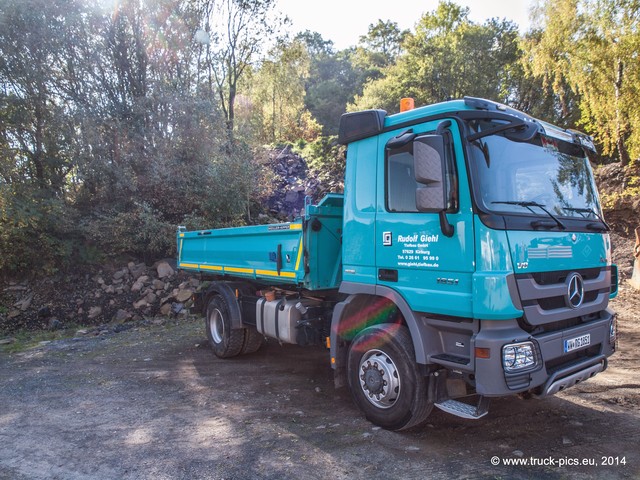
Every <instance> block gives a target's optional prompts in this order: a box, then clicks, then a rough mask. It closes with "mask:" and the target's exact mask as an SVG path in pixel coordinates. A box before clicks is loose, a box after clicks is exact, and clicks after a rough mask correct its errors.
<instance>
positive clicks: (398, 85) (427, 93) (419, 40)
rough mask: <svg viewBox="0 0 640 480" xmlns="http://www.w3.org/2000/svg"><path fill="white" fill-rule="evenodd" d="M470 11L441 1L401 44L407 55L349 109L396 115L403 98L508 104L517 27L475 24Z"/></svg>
mask: <svg viewBox="0 0 640 480" xmlns="http://www.w3.org/2000/svg"><path fill="white" fill-rule="evenodd" d="M468 14H469V11H468V9H467V8H462V7H460V6H458V5H455V4H453V3H449V2H441V3H440V4H439V5H438V7H437V9H436V10H435V11H434V12H431V13H426V14H424V15H423V16H422V18H421V19H420V21H419V22H418V24H417V25H416V30H415V33H413V34H412V35H408V36H407V38H406V40H405V41H404V43H403V48H404V51H405V53H404V54H402V55H400V56H399V57H398V59H397V61H396V63H395V64H392V65H389V66H388V67H386V68H384V69H383V70H382V73H383V78H380V79H377V80H373V81H370V82H369V83H367V84H366V86H365V88H364V91H363V93H362V95H361V96H358V97H357V98H356V100H355V101H354V104H353V105H351V106H350V107H349V108H350V109H363V108H385V109H387V110H389V111H397V110H398V103H399V100H400V98H402V97H407V96H408V97H413V98H414V99H415V100H416V102H417V103H418V104H429V103H434V102H439V101H444V100H448V99H451V98H461V97H463V96H465V95H470V96H479V97H486V98H491V99H495V100H499V101H502V102H509V101H512V100H513V99H514V98H515V97H516V91H515V89H514V84H513V81H512V77H513V74H514V72H513V68H514V65H515V64H516V63H517V60H518V58H519V50H518V32H517V26H516V25H515V24H513V23H511V22H507V21H498V20H495V19H493V20H489V21H487V22H485V23H484V24H483V25H478V24H476V23H474V22H472V21H471V20H469V18H468Z"/></svg>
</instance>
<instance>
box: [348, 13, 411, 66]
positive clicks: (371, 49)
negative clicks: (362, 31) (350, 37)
mask: <svg viewBox="0 0 640 480" xmlns="http://www.w3.org/2000/svg"><path fill="white" fill-rule="evenodd" d="M408 35H409V30H400V27H398V24H397V23H396V22H392V21H390V20H387V21H386V22H383V21H382V20H378V22H377V23H375V24H374V23H372V24H370V25H369V30H368V32H367V34H366V35H362V36H361V37H360V44H361V45H362V47H363V49H364V50H365V52H367V53H369V58H370V60H371V62H372V63H373V64H375V65H377V66H379V67H386V66H387V65H391V64H392V63H393V62H394V61H395V60H396V58H397V57H398V56H399V55H400V53H401V52H402V44H403V42H404V40H405V39H406V38H407V36H408Z"/></svg>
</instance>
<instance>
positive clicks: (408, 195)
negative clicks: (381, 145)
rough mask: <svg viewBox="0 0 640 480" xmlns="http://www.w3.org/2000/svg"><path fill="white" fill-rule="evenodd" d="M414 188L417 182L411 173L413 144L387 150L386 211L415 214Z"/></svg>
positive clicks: (416, 186)
mask: <svg viewBox="0 0 640 480" xmlns="http://www.w3.org/2000/svg"><path fill="white" fill-rule="evenodd" d="M416 188H418V182H416V177H415V175H414V173H413V142H412V143H409V144H407V145H405V146H404V147H401V148H397V149H394V150H387V210H389V211H390V212H417V211H418V209H417V208H416Z"/></svg>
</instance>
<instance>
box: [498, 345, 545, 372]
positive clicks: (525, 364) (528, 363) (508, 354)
mask: <svg viewBox="0 0 640 480" xmlns="http://www.w3.org/2000/svg"><path fill="white" fill-rule="evenodd" d="M537 363H538V360H537V358H536V351H535V347H534V346H533V343H532V342H522V343H513V344H510V345H505V346H504V347H502V365H503V366H504V371H505V372H507V373H513V372H517V371H519V370H528V369H531V368H533V367H535V366H536V364H537Z"/></svg>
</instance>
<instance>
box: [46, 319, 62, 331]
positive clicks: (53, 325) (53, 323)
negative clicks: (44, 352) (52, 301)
mask: <svg viewBox="0 0 640 480" xmlns="http://www.w3.org/2000/svg"><path fill="white" fill-rule="evenodd" d="M62 327H63V325H62V322H61V321H60V320H58V319H57V318H55V317H52V318H50V319H49V330H59V329H61V328H62Z"/></svg>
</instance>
